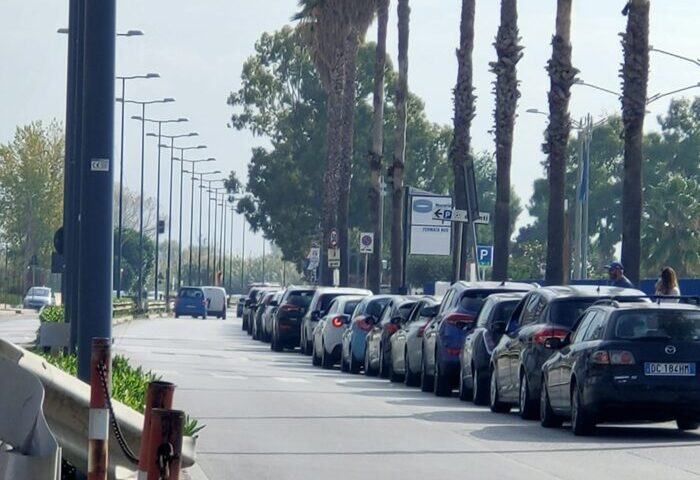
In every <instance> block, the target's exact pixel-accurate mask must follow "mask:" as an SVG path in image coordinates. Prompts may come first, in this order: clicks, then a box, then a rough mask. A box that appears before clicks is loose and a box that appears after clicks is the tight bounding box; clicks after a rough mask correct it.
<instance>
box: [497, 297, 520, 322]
mask: <svg viewBox="0 0 700 480" xmlns="http://www.w3.org/2000/svg"><path fill="white" fill-rule="evenodd" d="M517 306H518V300H512V301H508V302H499V303H498V305H497V306H496V311H495V312H494V314H493V321H494V322H508V320H510V317H511V316H512V315H513V310H515V307H517Z"/></svg>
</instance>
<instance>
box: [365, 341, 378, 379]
mask: <svg viewBox="0 0 700 480" xmlns="http://www.w3.org/2000/svg"><path fill="white" fill-rule="evenodd" d="M378 373H379V372H378V371H377V370H376V369H374V368H372V362H370V361H369V345H367V346H366V347H365V376H367V377H376V376H377V374H378Z"/></svg>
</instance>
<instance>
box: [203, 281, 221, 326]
mask: <svg viewBox="0 0 700 480" xmlns="http://www.w3.org/2000/svg"><path fill="white" fill-rule="evenodd" d="M202 290H204V295H205V296H206V297H207V315H212V316H214V317H216V318H220V319H222V320H226V290H224V289H223V288H221V287H202Z"/></svg>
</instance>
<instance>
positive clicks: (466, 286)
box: [452, 280, 537, 290]
mask: <svg viewBox="0 0 700 480" xmlns="http://www.w3.org/2000/svg"><path fill="white" fill-rule="evenodd" d="M452 286H453V287H455V286H456V287H458V288H459V289H460V290H534V289H536V288H537V285H536V284H533V283H525V282H491V281H484V282H467V281H465V280H461V281H459V282H457V283H455V284H454V285H452Z"/></svg>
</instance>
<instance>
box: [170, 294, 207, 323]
mask: <svg viewBox="0 0 700 480" xmlns="http://www.w3.org/2000/svg"><path fill="white" fill-rule="evenodd" d="M181 315H184V316H189V317H192V318H197V317H202V318H203V319H206V318H207V297H206V296H205V295H204V290H203V289H201V288H200V287H180V291H179V292H177V297H175V318H179V317H180V316H181Z"/></svg>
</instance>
